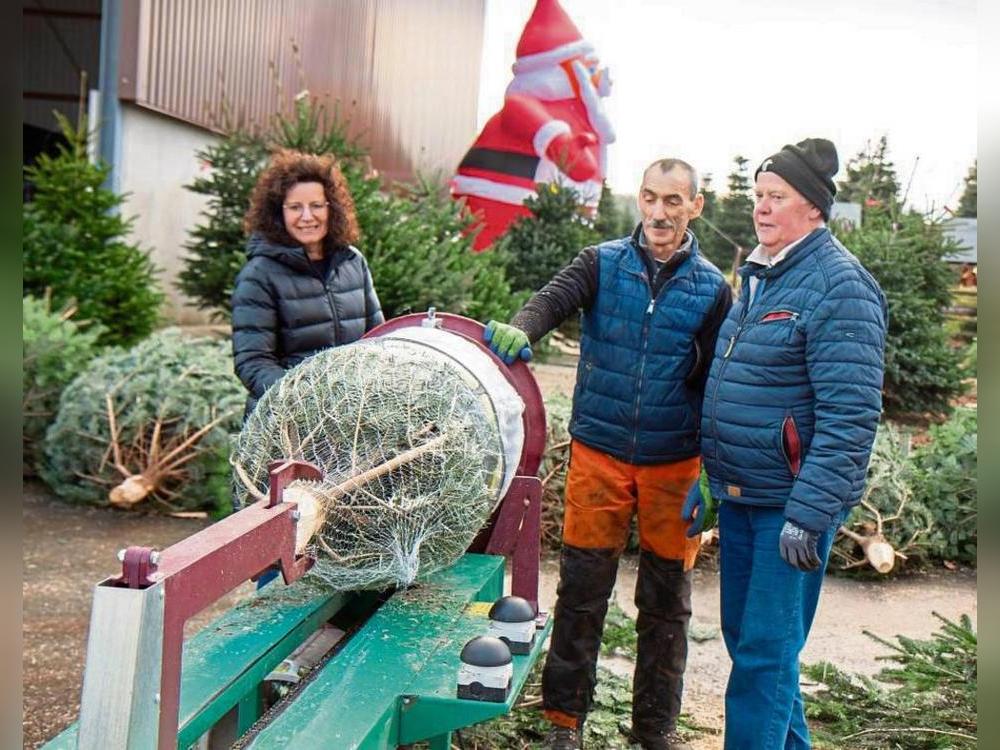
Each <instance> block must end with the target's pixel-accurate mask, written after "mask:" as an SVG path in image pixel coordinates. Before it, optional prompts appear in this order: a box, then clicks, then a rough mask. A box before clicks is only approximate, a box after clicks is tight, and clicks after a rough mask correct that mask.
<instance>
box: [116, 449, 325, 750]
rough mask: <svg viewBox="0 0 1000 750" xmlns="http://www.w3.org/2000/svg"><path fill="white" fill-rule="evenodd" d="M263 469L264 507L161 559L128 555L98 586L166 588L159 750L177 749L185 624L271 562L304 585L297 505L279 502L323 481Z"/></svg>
mask: <svg viewBox="0 0 1000 750" xmlns="http://www.w3.org/2000/svg"><path fill="white" fill-rule="evenodd" d="M268 468H269V470H270V494H269V497H268V498H267V499H263V500H259V501H258V502H256V503H254V504H253V505H249V506H247V507H246V508H243V509H242V510H240V511H238V512H236V513H234V514H232V515H231V516H228V517H226V518H224V519H222V520H221V521H219V522H217V523H214V524H212V525H211V526H209V527H207V528H205V529H202V530H201V531H199V532H198V533H197V534H194V535H193V536H190V537H188V538H187V539H183V540H181V541H180V542H178V543H177V544H174V545H173V546H171V547H168V548H167V549H165V550H163V551H162V552H160V553H156V552H154V551H153V550H152V549H150V548H148V547H129V548H128V549H127V550H126V551H125V554H124V559H123V561H122V575H121V576H120V577H116V578H110V579H108V580H107V581H105V582H104V583H103V584H101V585H108V586H127V587H129V588H147V587H149V586H151V585H154V584H161V585H162V586H163V598H164V601H163V652H162V664H163V666H162V671H161V674H160V719H159V740H158V743H157V747H158V748H159V750H168V748H169V750H176V748H177V727H178V709H179V706H180V677H181V652H182V648H183V645H184V623H185V622H187V620H188V619H189V618H190V617H192V616H194V615H195V614H197V613H198V612H200V611H201V610H203V609H204V608H205V607H207V606H208V605H209V604H212V603H213V602H215V601H218V600H219V599H220V598H222V597H223V596H225V595H226V594H227V593H229V592H230V591H232V590H233V589H234V588H236V587H237V586H239V585H240V584H241V583H243V582H244V581H247V580H249V579H250V578H251V577H252V576H254V575H255V574H258V573H260V572H261V571H262V570H264V569H265V568H267V567H268V566H270V565H272V564H274V563H275V562H277V563H278V564H279V565H280V567H281V573H282V576H283V577H284V579H285V582H286V583H292V582H293V581H295V580H297V579H298V578H301V577H302V575H303V574H305V572H306V571H307V570H309V568H310V567H311V566H312V564H313V562H314V560H313V559H312V558H310V557H307V556H304V555H302V556H296V555H295V525H296V522H297V514H296V513H295V511H296V506H295V503H294V502H284V501H283V500H282V497H283V493H284V490H285V488H286V487H287V486H288V484H289V483H290V482H292V481H294V480H295V479H321V478H322V472H321V471H320V470H319V468H318V467H316V466H315V465H313V464H310V463H307V462H305V461H275V462H274V463H272V464H271V465H270V466H269V467H268ZM157 555H158V557H157ZM154 560H156V562H153V561H154Z"/></svg>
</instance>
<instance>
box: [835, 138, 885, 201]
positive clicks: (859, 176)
mask: <svg viewBox="0 0 1000 750" xmlns="http://www.w3.org/2000/svg"><path fill="white" fill-rule="evenodd" d="M899 192H900V187H899V180H898V178H897V177H896V168H895V165H893V163H892V162H891V161H890V160H889V141H888V138H886V136H884V135H883V136H882V137H881V138H879V141H878V144H877V145H876V146H874V147H872V145H871V142H869V143H867V144H866V145H865V148H864V150H862V151H859V152H858V153H857V155H856V156H855V157H854V158H853V159H851V160H850V161H849V162H847V179H846V180H844V181H843V182H841V183H840V184H839V186H838V192H837V199H838V200H840V201H845V202H847V203H860V204H861V205H862V206H863V212H864V214H863V215H864V216H867V214H868V211H869V209H876V210H882V211H888V212H889V213H890V214H892V215H895V214H896V213H897V211H898V208H899Z"/></svg>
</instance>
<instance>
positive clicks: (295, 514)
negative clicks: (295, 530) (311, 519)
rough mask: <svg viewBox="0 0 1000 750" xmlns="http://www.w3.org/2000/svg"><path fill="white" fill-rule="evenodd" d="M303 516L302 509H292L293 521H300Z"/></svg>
mask: <svg viewBox="0 0 1000 750" xmlns="http://www.w3.org/2000/svg"><path fill="white" fill-rule="evenodd" d="M301 518H302V511H299V510H293V511H292V520H293V521H298V520H299V519H301Z"/></svg>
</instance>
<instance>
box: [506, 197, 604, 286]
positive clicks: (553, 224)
mask: <svg viewBox="0 0 1000 750" xmlns="http://www.w3.org/2000/svg"><path fill="white" fill-rule="evenodd" d="M524 205H525V206H527V207H528V208H529V209H530V210H531V215H530V216H522V217H521V218H519V219H518V220H517V221H515V222H514V223H513V224H512V225H511V226H510V228H509V229H508V230H507V232H506V233H505V234H504V235H503V237H502V238H501V239H500V241H499V242H498V243H497V245H498V246H499V247H500V248H502V249H503V250H504V251H505V252H507V253H508V254H509V256H510V264H509V266H508V268H507V276H508V278H509V279H510V285H511V288H512V289H514V290H515V291H518V292H521V291H525V292H535V291H538V290H539V289H540V288H541V287H543V286H544V285H545V284H547V283H548V282H549V281H550V280H551V279H552V277H553V276H555V275H556V272H558V271H559V269H561V268H562V267H563V266H565V265H566V264H567V263H569V262H570V261H571V260H573V258H574V257H575V256H576V254H577V253H579V252H580V251H581V250H582V249H583V248H585V247H586V246H588V245H592V244H594V243H595V242H599V241H600V239H599V238H598V237H597V234H596V233H595V231H594V229H593V227H591V226H590V225H589V224H588V223H587V222H586V221H585V220H584V218H583V217H582V215H581V213H580V207H581V201H580V196H579V194H578V193H577V192H576V191H575V190H573V189H572V188H569V187H566V186H562V185H559V184H557V183H554V182H552V183H548V184H544V185H538V192H537V194H536V195H534V196H532V197H530V198H528V199H527V200H525V202H524Z"/></svg>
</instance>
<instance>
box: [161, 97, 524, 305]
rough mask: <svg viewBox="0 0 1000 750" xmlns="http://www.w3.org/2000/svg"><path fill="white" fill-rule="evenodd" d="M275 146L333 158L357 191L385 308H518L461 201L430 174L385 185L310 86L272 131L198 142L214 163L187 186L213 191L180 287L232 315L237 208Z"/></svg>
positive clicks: (239, 234) (239, 244) (241, 256)
mask: <svg viewBox="0 0 1000 750" xmlns="http://www.w3.org/2000/svg"><path fill="white" fill-rule="evenodd" d="M278 148H288V149H294V150H297V151H302V152H305V153H313V154H332V155H333V156H335V157H336V158H337V159H338V161H339V163H340V167H341V170H342V172H343V174H344V178H345V180H346V182H347V187H348V190H349V191H350V193H351V197H352V198H353V200H354V207H355V211H356V214H357V219H358V227H359V229H360V234H361V236H360V239H359V243H358V244H359V249H360V250H361V252H362V253H364V255H365V258H366V259H367V261H368V265H369V267H370V268H371V272H372V278H373V280H374V282H375V288H376V291H377V293H378V295H379V300H380V302H381V303H382V309H383V312H384V313H385V315H386V316H387V317H392V316H395V315H399V314H401V313H405V312H417V311H423V310H425V309H426V308H427V307H429V306H435V307H437V308H438V309H439V310H442V311H445V310H447V311H449V312H456V313H463V314H467V315H473V316H475V317H480V316H482V317H484V318H486V317H497V318H502V319H506V318H507V317H508V316H509V315H510V313H511V312H512V311H513V310H514V309H516V306H517V298H516V297H515V296H514V295H512V294H511V291H510V288H509V285H507V283H506V278H505V276H504V263H503V261H502V258H501V257H497V258H489V259H485V258H484V256H482V255H480V256H475V255H473V253H472V251H471V244H472V240H471V238H470V237H468V236H467V235H466V234H465V232H464V230H465V229H466V228H467V225H468V219H467V217H465V216H464V215H463V213H462V206H461V204H459V203H456V202H455V201H452V200H451V199H450V198H448V197H447V196H446V195H445V194H444V192H443V190H442V187H441V185H439V184H437V182H435V180H433V179H425V178H422V177H418V178H417V180H416V181H415V182H414V183H413V184H409V185H397V186H395V187H394V188H393V189H392V190H384V189H383V185H382V182H381V180H380V179H379V176H378V174H377V173H376V172H374V170H372V169H371V165H370V162H369V161H368V159H367V155H366V152H365V150H364V148H363V147H362V146H361V145H360V143H359V142H358V141H357V140H356V139H355V138H354V137H353V136H352V135H351V134H350V132H349V127H348V123H346V122H345V121H343V120H342V119H340V117H339V116H338V114H337V112H336V110H334V111H333V112H329V111H328V110H326V108H325V107H323V106H322V105H318V104H316V103H315V101H314V100H313V99H311V98H310V97H309V96H308V95H303V96H300V97H299V98H298V99H297V100H296V102H295V106H294V109H293V111H292V113H291V114H288V115H284V114H278V115H276V116H275V118H274V121H273V123H272V128H271V130H270V131H269V132H268V133H266V134H249V133H246V132H234V133H232V134H230V135H228V136H226V137H225V138H224V139H223V140H222V142H220V143H219V144H218V145H216V146H214V147H211V148H209V149H206V150H205V151H204V152H202V156H203V158H205V160H206V162H207V163H208V164H209V165H210V166H211V168H212V172H211V174H210V175H209V176H207V177H205V178H199V179H198V180H196V181H195V182H194V183H192V185H191V186H189V189H191V190H193V191H195V192H199V193H202V194H204V195H209V196H210V200H209V205H208V206H207V208H206V210H205V211H204V212H203V215H202V216H203V221H202V223H200V224H199V225H198V226H197V227H195V228H194V229H193V230H191V231H190V233H189V234H190V236H191V241H190V242H189V243H188V245H187V248H188V249H189V250H190V251H191V254H190V255H189V256H188V257H187V259H186V260H185V265H186V267H185V269H184V271H183V272H182V274H181V288H182V289H183V290H184V291H185V293H186V294H188V295H189V296H190V297H192V298H193V299H195V300H196V301H197V304H198V306H199V307H201V308H203V309H209V310H212V311H214V315H215V316H216V317H218V318H222V319H226V318H228V317H229V314H230V298H231V295H232V289H233V285H234V283H235V279H236V275H237V273H238V272H239V270H240V268H241V267H242V266H243V264H244V263H245V262H246V255H245V245H246V236H245V234H244V231H243V217H244V214H245V213H246V210H247V208H248V205H249V197H250V192H251V190H252V189H253V186H254V184H255V183H256V181H257V178H258V176H259V175H260V172H261V170H263V168H264V166H265V165H266V162H267V158H268V156H269V155H270V153H271V152H272V151H273V150H275V149H278Z"/></svg>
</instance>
